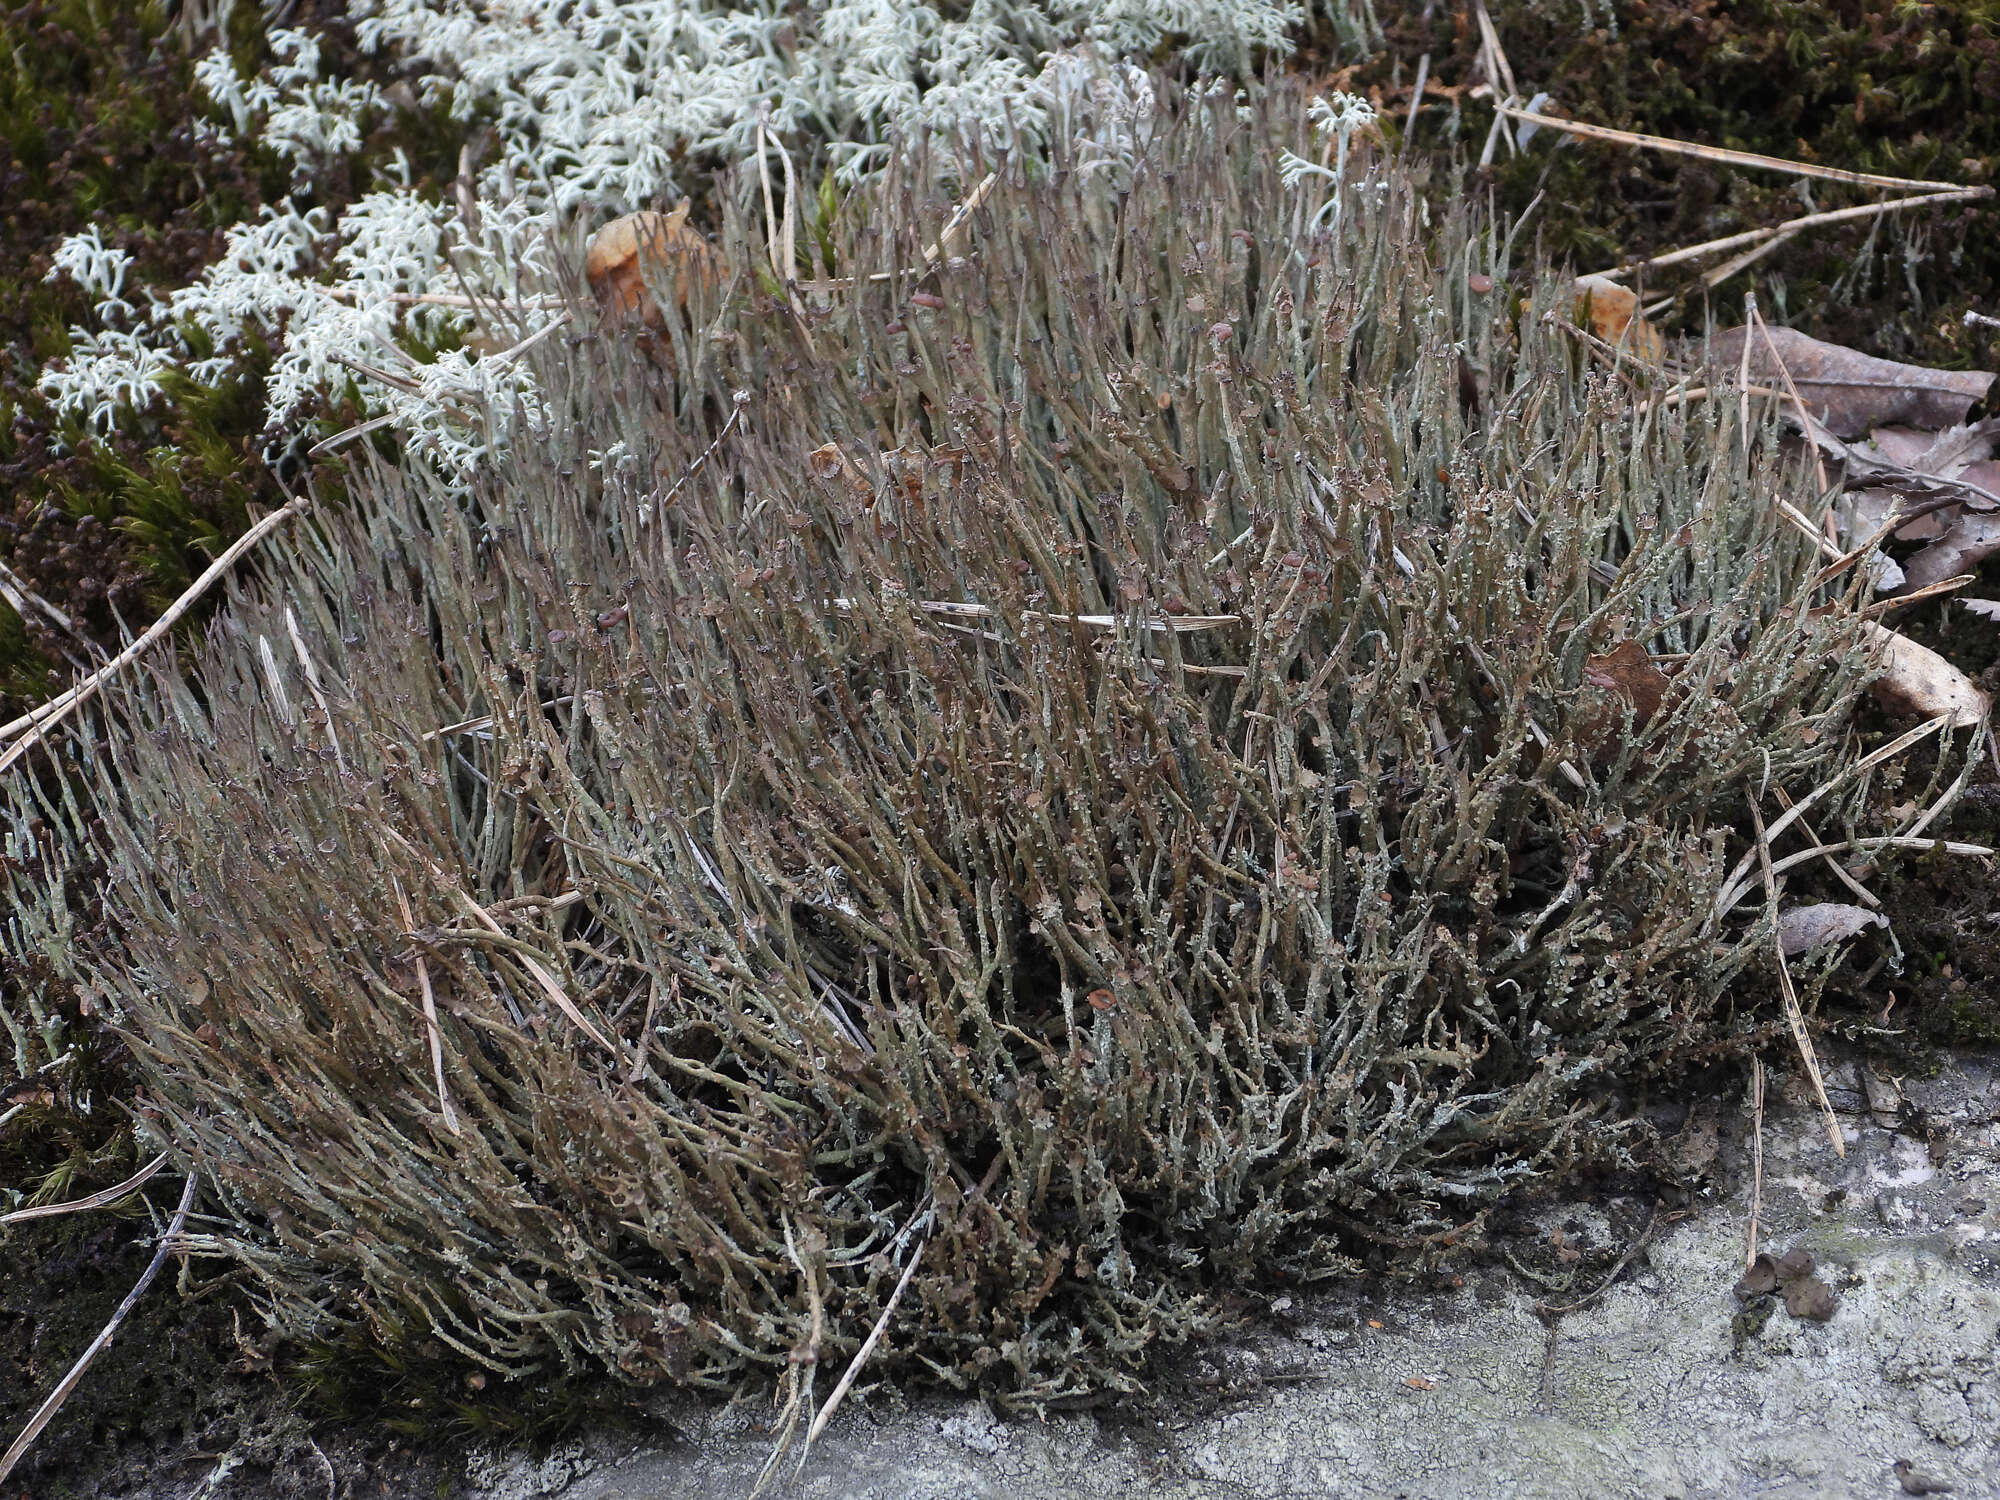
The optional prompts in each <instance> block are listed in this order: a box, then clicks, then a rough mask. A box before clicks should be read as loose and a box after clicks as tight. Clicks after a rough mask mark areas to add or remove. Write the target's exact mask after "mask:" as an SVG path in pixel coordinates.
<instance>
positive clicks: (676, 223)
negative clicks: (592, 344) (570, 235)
mask: <svg viewBox="0 0 2000 1500" xmlns="http://www.w3.org/2000/svg"><path fill="white" fill-rule="evenodd" d="M687 217H688V203H687V200H686V199H685V198H684V199H682V200H681V201H680V202H679V203H678V204H676V205H675V206H674V207H673V208H672V209H671V210H669V211H668V212H666V213H659V212H656V211H654V210H651V209H647V210H642V211H641V212H639V213H631V214H626V215H624V216H623V217H622V218H617V219H613V220H612V221H611V222H610V223H609V224H606V225H605V226H604V227H603V228H602V229H600V230H598V231H597V233H596V234H595V235H593V236H592V237H591V241H590V251H589V254H588V256H587V257H586V258H585V260H584V275H585V276H587V277H588V278H589V280H590V289H591V290H592V291H593V292H595V293H596V294H597V300H598V302H599V303H600V304H601V305H602V306H603V308H604V310H605V312H606V313H607V314H608V315H609V316H610V317H611V318H613V319H614V320H616V319H623V318H626V317H630V316H631V315H632V314H634V313H637V314H638V317H639V321H640V322H641V323H643V324H644V325H645V326H646V327H648V328H658V327H659V326H661V323H662V322H663V321H664V320H663V318H662V315H661V312H660V307H659V304H658V303H657V302H655V301H654V300H653V294H652V292H651V291H650V290H649V289H648V287H647V284H646V268H647V266H648V265H652V266H654V267H657V268H659V270H661V271H665V272H667V273H669V274H671V276H672V278H673V287H674V300H675V301H677V302H680V303H685V302H686V301H687V297H688V284H689V282H690V280H698V281H700V282H701V283H702V284H703V285H710V284H713V282H714V280H715V269H716V268H715V251H714V249H713V248H712V247H711V246H710V245H709V243H708V241H707V240H705V239H703V238H702V236H701V234H700V232H699V231H697V230H694V229H691V228H689V227H688V222H687Z"/></svg>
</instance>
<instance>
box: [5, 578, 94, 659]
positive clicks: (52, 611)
mask: <svg viewBox="0 0 2000 1500" xmlns="http://www.w3.org/2000/svg"><path fill="white" fill-rule="evenodd" d="M0 594H4V595H6V597H7V602H8V603H9V604H11V605H13V606H14V613H16V614H18V615H22V616H24V617H25V616H26V614H27V613H28V611H27V610H26V609H25V608H24V607H23V606H25V605H30V604H32V605H33V606H34V607H35V608H36V609H38V610H40V611H41V612H42V613H43V614H45V615H47V616H48V617H49V618H50V619H51V620H53V621H55V623H56V624H57V625H59V626H61V627H62V628H63V629H64V630H66V631H68V632H69V633H70V634H71V635H73V636H75V637H76V638H77V639H78V640H80V641H82V642H83V643H84V644H85V645H86V646H89V647H91V648H92V649H93V650H94V649H96V644H97V643H96V642H95V641H92V640H91V639H90V638H89V637H87V636H85V635H84V634H83V633H82V632H81V631H79V630H78V629H77V628H76V621H74V620H72V619H71V618H70V617H69V616H68V615H66V614H65V613H63V611H61V610H60V609H57V608H56V607H55V606H54V605H53V604H51V603H49V601H48V600H46V599H44V598H43V597H42V596H41V595H40V594H38V593H36V592H35V591H34V590H33V589H31V588H29V587H28V583H27V580H26V579H24V578H22V577H21V575H20V574H19V573H16V572H15V571H14V570H13V569H12V568H10V567H8V566H7V565H6V564H5V563H4V562H0Z"/></svg>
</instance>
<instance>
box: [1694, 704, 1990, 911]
mask: <svg viewBox="0 0 2000 1500" xmlns="http://www.w3.org/2000/svg"><path fill="white" fill-rule="evenodd" d="M1951 722H1952V715H1950V714H1948V713H1947V714H1939V715H1937V717H1935V718H1932V719H1926V720H1925V721H1924V722H1923V723H1921V724H1919V725H1918V726H1917V727H1916V728H1915V729H1910V730H1906V731H1904V732H1903V733H1902V734H1899V735H1897V736H1896V738H1894V739H1893V740H1891V741H1889V743H1888V744H1886V745H1881V746H1878V747H1877V748H1875V749H1874V750H1871V751H1869V752H1868V754H1866V755H1864V756H1862V757H1861V759H1859V760H1857V761H1855V762H1854V763H1853V764H1852V765H1850V766H1847V767H1845V768H1844V769H1842V770H1841V772H1840V773H1839V774H1838V775H1837V776H1835V777H1834V778H1833V779H1832V780H1830V781H1828V782H1826V783H1824V784H1823V785H1821V786H1817V787H1815V788H1813V790H1812V791H1811V792H1809V793H1808V794H1807V795H1806V796H1805V797H1804V798H1803V799H1802V800H1801V801H1800V802H1799V803H1798V804H1797V805H1795V806H1793V807H1789V808H1787V809H1786V810H1785V811H1784V812H1783V813H1782V814H1780V815H1779V817H1778V818H1777V819H1776V820H1775V821H1773V822H1772V824H1771V827H1770V832H1769V837H1770V838H1773V839H1775V838H1776V837H1777V836H1778V835H1779V834H1781V833H1783V832H1784V831H1785V830H1786V829H1787V828H1789V827H1791V825H1792V824H1793V823H1795V822H1797V821H1798V820H1799V819H1800V818H1801V817H1803V816H1804V815H1805V812H1806V810H1807V809H1808V808H1810V807H1811V806H1812V805H1813V804H1814V803H1816V802H1818V801H1819V800H1820V798H1822V797H1824V796H1826V795H1827V794H1828V793H1830V792H1832V791H1833V790H1834V788H1835V787H1837V786H1839V785H1840V784H1841V783H1842V782H1843V781H1846V780H1847V779H1849V778H1850V777H1853V776H1859V775H1860V774H1861V773H1862V772H1863V771H1871V770H1873V769H1874V768H1875V767H1876V766H1879V765H1881V764H1882V762H1883V761H1885V760H1888V759H1890V758H1891V757H1893V756H1897V755H1901V754H1902V753H1903V752H1904V751H1905V750H1907V749H1909V748H1910V746H1912V745H1914V744H1916V743H1917V741H1918V740H1921V739H1924V738H1925V737H1926V736H1929V735H1933V734H1936V733H1937V732H1938V731H1939V730H1940V729H1942V728H1944V727H1945V725H1947V724H1949V723H1951ZM1760 842H1761V840H1760ZM1915 842H1916V843H1918V844H1921V845H1923V846H1926V847H1928V845H1930V844H1931V843H1934V842H1936V841H1935V840H1929V839H1923V840H1917V841H1915ZM1892 846H1893V841H1885V840H1881V839H1854V840H1850V841H1848V842H1847V843H1846V844H1843V845H1835V846H1833V847H1835V848H1845V849H1859V848H1877V847H1892ZM1964 849H1965V851H1966V852H1968V853H1980V854H1986V853H1991V852H1992V851H1990V850H1988V849H1986V848H1984V847H1983V846H1982V845H1978V844H1968V845H1965V846H1964ZM1761 852H1762V853H1763V854H1764V855H1765V856H1766V857H1768V856H1769V853H1770V851H1769V850H1768V849H1764V850H1762V851H1761ZM1759 853H1760V851H1759V850H1756V849H1753V850H1751V851H1750V852H1749V853H1747V854H1745V855H1744V856H1743V858H1742V859H1740V860H1738V861H1737V863H1736V868H1735V869H1733V870H1731V871H1730V872H1729V879H1728V880H1726V881H1724V882H1723V885H1722V890H1721V891H1720V892H1719V893H1718V894H1717V895H1716V898H1715V910H1714V913H1713V915H1712V917H1711V920H1719V919H1721V918H1723V917H1726V916H1728V915H1729V913H1730V912H1731V911H1732V910H1734V909H1735V906H1736V903H1737V902H1739V901H1741V900H1742V899H1743V897H1744V896H1745V895H1746V894H1747V893H1748V891H1749V884H1748V882H1747V881H1746V880H1745V878H1744V877H1745V876H1747V875H1748V874H1749V873H1750V867H1751V865H1752V864H1754V863H1756V862H1757V859H1758V856H1759ZM1818 856H1819V851H1818V850H1817V849H1810V850H1807V851H1806V852H1805V853H1803V854H1800V855H1798V856H1796V857H1793V858H1790V859H1788V860H1782V861H1780V862H1779V863H1778V864H1777V865H1776V866H1774V869H1776V870H1780V871H1782V870H1785V869H1787V868H1789V867H1790V866H1791V865H1793V864H1797V863H1799V862H1800V861H1801V860H1807V859H1816V858H1818Z"/></svg>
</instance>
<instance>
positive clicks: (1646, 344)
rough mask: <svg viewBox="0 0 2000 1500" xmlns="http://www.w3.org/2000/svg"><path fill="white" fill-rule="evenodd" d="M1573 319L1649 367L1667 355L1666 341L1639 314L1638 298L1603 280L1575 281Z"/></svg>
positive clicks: (1581, 279)
mask: <svg viewBox="0 0 2000 1500" xmlns="http://www.w3.org/2000/svg"><path fill="white" fill-rule="evenodd" d="M1576 316H1577V317H1578V318H1579V319H1583V320H1587V321H1588V323H1589V325H1590V328H1591V331H1592V332H1593V333H1595V334H1596V335H1597V336H1598V337H1599V338H1601V339H1603V340H1604V342H1605V343H1607V344H1614V345H1616V346H1618V347H1619V348H1621V349H1623V350H1625V351H1626V352H1627V353H1629V354H1632V355H1634V356H1635V357H1637V358H1639V359H1642V360H1645V361H1646V362H1647V363H1648V364H1658V363H1659V362H1660V360H1661V359H1662V358H1664V357H1665V355H1666V352H1667V343H1666V340H1665V339H1663V338H1661V337H1660V331H1659V330H1658V329H1657V328H1655V327H1654V326H1653V325H1652V324H1651V323H1648V322H1647V321H1646V319H1645V317H1644V315H1643V314H1641V313H1640V311H1639V297H1638V294H1637V293H1636V292H1634V291H1633V290H1632V289H1631V288H1630V287H1626V286H1620V285H1619V284H1618V283H1617V282H1615V281H1612V280H1610V279H1609V278H1608V277H1604V276H1579V277H1577V278H1576Z"/></svg>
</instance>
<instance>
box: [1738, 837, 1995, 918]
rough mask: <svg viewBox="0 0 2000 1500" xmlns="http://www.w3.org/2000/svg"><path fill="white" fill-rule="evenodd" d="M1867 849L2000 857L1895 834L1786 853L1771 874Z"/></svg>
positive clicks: (1982, 849) (1978, 847)
mask: <svg viewBox="0 0 2000 1500" xmlns="http://www.w3.org/2000/svg"><path fill="white" fill-rule="evenodd" d="M1870 849H1930V850H1943V851H1944V852H1945V853H1946V854H1961V855H1964V856H1966V857H1967V858H1969V859H1984V858H1987V857H1989V856H1991V855H1994V854H2000V849H1992V848H1989V847H1988V846H1987V845H1985V844H1963V843H1960V842H1958V841H1957V840H1955V839H1927V838H1918V837H1916V836H1915V835H1913V834H1907V833H1896V834H1883V835H1881V836H1879V837H1876V838H1867V839H1845V840H1843V841H1842V842H1840V843H1838V844H1828V845H1826V846H1825V847H1824V848H1823V849H1801V850H1800V851H1799V852H1798V853H1797V854H1787V855H1786V856H1785V857H1784V858H1783V859H1780V860H1777V861H1775V862H1774V863H1773V864H1772V866H1771V870H1772V873H1774V874H1777V875H1782V874H1784V873H1785V871H1787V870H1789V869H1791V868H1792V866H1793V865H1802V864H1804V863H1805V862H1806V861H1807V860H1809V859H1818V858H1820V856H1821V855H1822V854H1861V853H1865V852H1866V851H1868V850H1870ZM1862 868H1864V869H1866V868H1867V866H1866V865H1865V864H1864V865H1863V866H1862ZM1738 899H1739V900H1740V899H1741V898H1740V897H1739V898H1738ZM1730 904H1731V905H1734V904H1735V903H1734V902H1732V903H1730Z"/></svg>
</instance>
